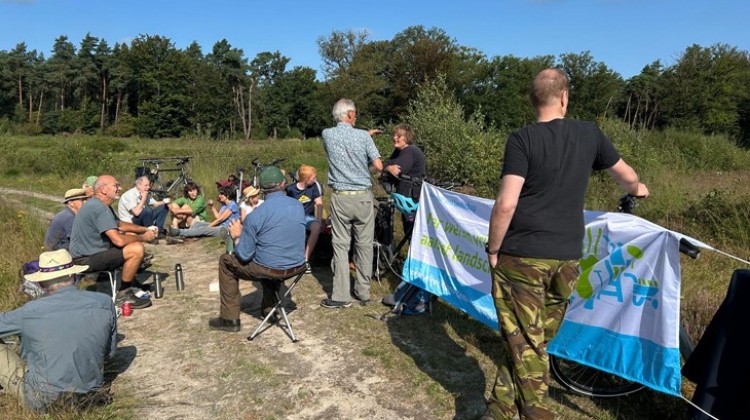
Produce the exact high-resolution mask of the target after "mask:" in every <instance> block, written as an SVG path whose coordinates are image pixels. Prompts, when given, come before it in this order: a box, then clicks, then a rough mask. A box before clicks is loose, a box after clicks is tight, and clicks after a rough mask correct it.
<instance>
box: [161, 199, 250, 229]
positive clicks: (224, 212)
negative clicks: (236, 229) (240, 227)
mask: <svg viewBox="0 0 750 420" xmlns="http://www.w3.org/2000/svg"><path fill="white" fill-rule="evenodd" d="M231 195H232V192H231V188H230V187H220V188H219V195H218V196H217V197H216V199H217V200H218V201H219V202H220V203H221V208H220V209H219V210H218V211H217V210H216V207H214V201H213V200H208V206H209V207H210V208H211V211H212V212H213V214H214V220H213V221H212V222H211V223H208V222H206V221H203V220H201V221H193V224H192V225H190V227H189V228H187V229H176V228H170V230H169V232H170V233H171V234H172V235H174V236H177V235H180V236H184V237H186V238H191V237H197V236H221V237H224V238H225V237H226V236H227V235H228V230H227V229H228V228H229V222H231V221H232V220H238V219H239V218H240V208H239V206H237V203H235V202H234V200H233V199H232V197H231Z"/></svg>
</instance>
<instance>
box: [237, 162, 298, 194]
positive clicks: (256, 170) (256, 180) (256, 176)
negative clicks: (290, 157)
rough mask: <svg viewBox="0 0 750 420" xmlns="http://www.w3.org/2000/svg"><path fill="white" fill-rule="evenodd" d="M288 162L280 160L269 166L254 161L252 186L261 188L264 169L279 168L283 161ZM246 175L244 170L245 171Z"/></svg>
mask: <svg viewBox="0 0 750 420" xmlns="http://www.w3.org/2000/svg"><path fill="white" fill-rule="evenodd" d="M285 160H287V158H278V159H274V160H272V161H271V163H269V164H263V163H261V162H260V160H258V159H253V161H252V162H251V164H252V165H253V181H252V183H251V185H252V186H253V187H255V188H260V173H261V172H263V169H265V168H267V167H269V166H277V167H278V166H279V164H280V163H281V162H283V161H285ZM239 169H243V168H238V170H239ZM243 173H244V169H243Z"/></svg>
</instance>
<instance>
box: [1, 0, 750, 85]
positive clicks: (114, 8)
mask: <svg viewBox="0 0 750 420" xmlns="http://www.w3.org/2000/svg"><path fill="white" fill-rule="evenodd" d="M748 17H750V1H748V0H588V1H586V0H581V1H573V0H492V1H491V0H462V1H440V0H432V1H425V0H409V1H403V0H402V1H396V0H385V1H380V0H369V1H363V0H360V1H339V2H333V1H323V0H321V1H312V0H307V1H291V0H265V1H257V0H244V1H239V0H238V1H228V0H210V1H208V0H207V1H192V0H182V1H160V0H151V1H143V0H128V1H108V0H67V1H62V0H0V50H6V51H8V50H11V49H12V48H14V47H15V45H16V44H17V43H19V42H22V41H23V42H26V44H27V46H28V47H29V49H36V50H37V51H41V52H43V53H44V54H45V56H46V57H49V55H50V49H51V48H52V45H53V43H54V39H55V38H56V37H58V36H59V35H63V34H64V35H67V36H68V37H69V39H70V40H71V41H72V42H73V43H74V44H75V45H76V46H77V45H78V44H79V43H80V41H81V39H82V38H83V36H84V35H85V34H86V33H87V32H90V33H91V34H92V35H93V36H96V37H99V38H102V39H105V40H107V42H108V43H109V44H110V46H112V45H114V43H115V42H129V41H130V40H132V39H133V38H135V37H137V36H138V35H139V34H151V35H154V34H158V35H162V36H166V37H168V38H170V39H171V40H172V41H173V42H174V43H175V46H176V47H177V48H185V47H186V46H188V45H189V44H190V43H191V42H192V41H193V40H195V41H197V42H198V43H199V44H200V45H201V47H202V48H203V52H204V53H207V52H210V50H211V47H212V46H213V44H214V43H215V42H216V41H219V40H221V39H222V38H226V39H227V40H228V41H229V42H230V44H232V46H234V47H237V48H242V49H243V50H244V52H245V55H246V56H247V57H249V58H250V59H252V58H253V57H254V56H255V55H256V54H257V53H259V52H262V51H276V50H278V51H280V52H281V53H282V54H283V55H285V56H287V57H289V58H291V59H292V60H291V62H290V67H291V66H308V67H312V68H314V69H316V70H318V71H319V72H320V66H321V63H320V55H319V53H318V48H317V44H316V39H317V38H318V37H320V36H327V35H329V34H330V33H331V31H333V30H340V31H343V30H348V29H353V30H367V31H368V32H369V34H370V39H371V40H389V39H392V38H393V36H394V35H395V34H397V33H398V32H401V31H403V30H404V29H405V28H407V27H409V26H413V25H423V26H425V27H427V28H431V27H438V28H441V29H443V30H444V31H445V32H446V33H447V34H448V35H449V36H451V37H453V38H455V39H456V41H457V42H458V43H459V44H461V45H463V46H467V47H473V48H476V49H477V50H479V51H481V52H483V53H484V54H486V55H487V56H488V57H493V56H503V55H514V56H517V57H534V56H539V55H548V54H551V55H554V56H556V57H557V56H559V55H560V54H562V53H581V52H583V51H590V52H591V54H592V56H593V57H594V59H595V60H597V61H600V62H604V63H605V64H606V65H607V66H608V67H609V68H611V69H612V70H614V71H616V72H618V73H620V74H621V75H622V76H623V77H625V78H629V77H631V76H633V75H636V74H638V73H639V72H640V71H641V69H642V68H643V67H644V66H645V65H647V64H650V63H651V62H653V61H654V60H657V59H660V60H661V61H662V63H664V64H666V65H671V64H674V62H675V61H676V59H677V58H678V57H679V56H680V54H681V53H682V52H683V51H684V50H685V48H686V47H688V46H690V45H692V44H699V45H702V46H706V47H707V46H710V45H713V44H716V43H726V44H729V45H731V46H735V47H738V48H740V49H742V50H745V51H748V50H750V23H748Z"/></svg>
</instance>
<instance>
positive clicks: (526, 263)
mask: <svg viewBox="0 0 750 420" xmlns="http://www.w3.org/2000/svg"><path fill="white" fill-rule="evenodd" d="M576 280H578V260H572V261H559V260H550V259H539V258H520V257H513V256H509V255H502V254H501V255H500V256H499V257H498V263H497V266H495V268H494V269H493V271H492V297H493V299H494V301H495V309H496V310H497V318H498V323H499V324H500V333H501V336H502V338H503V340H502V344H501V348H500V361H501V362H500V365H499V366H498V372H497V378H496V379H495V385H494V387H493V389H492V394H491V395H490V398H489V407H488V411H489V413H490V414H492V415H493V416H494V417H495V418H497V419H513V418H521V419H554V418H555V414H554V412H552V411H551V410H550V409H549V408H548V407H547V405H546V402H545V399H546V398H547V390H548V388H549V382H550V376H549V375H550V374H549V356H548V355H547V343H549V341H550V340H552V338H553V337H554V336H555V334H557V330H558V328H559V327H560V323H561V322H562V319H563V316H564V315H565V310H566V309H567V307H568V298H570V294H571V293H572V291H573V289H574V287H575V284H576Z"/></svg>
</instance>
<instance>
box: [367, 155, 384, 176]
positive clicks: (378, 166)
mask: <svg viewBox="0 0 750 420" xmlns="http://www.w3.org/2000/svg"><path fill="white" fill-rule="evenodd" d="M370 165H371V166H372V169H374V170H375V172H377V173H380V172H382V171H383V162H382V161H381V160H380V158H377V159H375V160H373V161H372V163H371V164H370Z"/></svg>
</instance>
